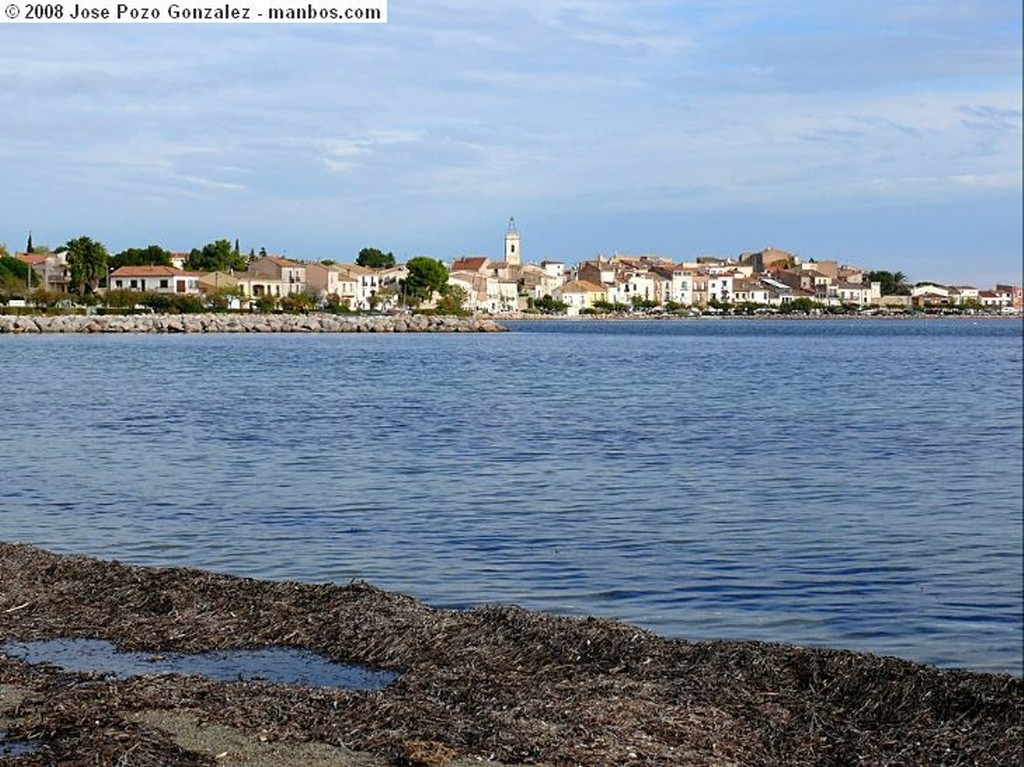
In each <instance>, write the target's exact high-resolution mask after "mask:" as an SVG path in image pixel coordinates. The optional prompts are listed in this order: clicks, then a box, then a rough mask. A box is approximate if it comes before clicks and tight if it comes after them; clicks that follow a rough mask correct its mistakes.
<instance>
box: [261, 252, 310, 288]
mask: <svg viewBox="0 0 1024 767" xmlns="http://www.w3.org/2000/svg"><path fill="white" fill-rule="evenodd" d="M247 271H248V272H249V274H251V275H253V276H255V277H258V278H265V279H270V280H274V281H276V282H277V283H279V286H280V290H281V294H282V295H285V296H287V295H291V294H292V293H301V292H303V291H304V290H305V289H306V265H305V264H300V263H297V262H295V261H289V260H288V259H287V258H282V257H281V256H263V257H262V258H257V259H256V260H255V261H253V262H252V263H251V264H249V268H248V270H247Z"/></svg>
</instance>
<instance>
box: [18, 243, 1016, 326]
mask: <svg viewBox="0 0 1024 767" xmlns="http://www.w3.org/2000/svg"><path fill="white" fill-rule="evenodd" d="M508 252H509V250H508V247H506V253H508ZM515 252H516V254H518V250H517V251H515ZM17 257H18V258H19V259H22V260H23V261H25V262H26V263H28V264H29V265H30V266H31V267H32V268H33V270H34V271H35V272H36V273H37V274H38V275H39V277H40V280H41V281H42V284H43V285H44V286H45V287H46V288H47V289H49V290H57V291H66V290H67V288H68V269H67V264H66V261H65V260H64V254H25V253H19V254H17ZM186 259H187V254H174V255H173V258H172V261H173V262H174V265H173V266H122V267H120V268H118V269H115V270H113V271H112V272H110V274H109V275H108V278H107V285H108V287H109V289H110V290H138V291H149V292H157V293H173V294H181V295H201V294H204V293H205V294H209V293H213V292H226V293H231V294H233V295H234V296H236V297H237V298H236V301H237V304H236V305H237V306H239V307H246V306H248V305H250V304H252V303H253V302H255V301H257V300H259V299H260V298H262V297H263V296H270V297H272V298H275V299H281V298H284V297H286V296H289V295H293V294H296V293H309V294H312V295H313V296H315V297H316V298H317V299H319V300H321V301H332V302H336V303H340V304H343V305H346V306H348V307H349V308H351V309H357V310H367V309H388V308H391V307H393V306H394V305H396V304H398V303H400V302H401V291H402V284H403V282H404V280H405V279H406V277H407V276H408V271H407V269H406V267H405V266H404V265H396V266H394V267H391V268H387V269H371V268H368V267H363V266H359V265H357V264H338V263H333V262H327V263H324V262H319V261H314V262H307V263H302V262H298V261H293V260H289V259H286V258H283V257H280V256H270V255H268V256H264V257H261V258H257V259H255V260H253V261H252V262H251V263H250V264H249V266H248V268H247V269H246V270H245V271H244V272H242V271H231V272H205V273H200V272H190V271H186V270H185V269H184V265H185V260H186ZM448 283H449V284H450V285H453V286H458V287H460V288H462V289H463V291H465V295H466V301H465V307H466V308H467V309H470V310H472V311H476V312H487V313H491V314H502V313H510V312H518V311H522V310H524V309H526V308H527V307H528V306H529V304H530V303H531V300H532V301H536V300H540V299H545V298H551V299H554V300H556V301H561V302H562V303H564V304H565V306H566V307H567V308H566V311H567V313H568V314H570V315H576V314H579V313H581V312H584V311H586V310H587V309H590V308H593V307H595V306H602V305H613V306H614V305H620V306H628V307H632V306H638V305H639V306H646V307H656V306H662V307H664V306H684V307H708V306H717V305H723V304H733V305H735V304H749V305H758V306H766V307H784V306H785V305H786V304H788V303H790V302H792V301H795V300H797V299H801V298H806V299H810V300H811V301H814V302H815V303H818V304H822V305H824V306H830V307H838V306H848V307H860V308H865V307H873V306H877V307H888V308H895V309H908V308H923V309H928V308H935V307H951V306H972V307H980V308H986V309H991V310H997V311H1018V312H1019V311H1022V310H1024V297H1022V295H1021V288H1020V286H1013V285H997V286H995V287H994V289H992V290H982V289H978V288H975V287H972V286H944V285H937V284H931V283H926V284H918V285H916V286H914V287H913V288H912V289H911V290H910V294H909V295H899V296H894V295H888V296H883V295H882V292H881V284H880V283H879V282H872V281H871V280H870V279H869V274H868V272H867V271H865V270H863V269H859V268H857V267H852V266H849V265H844V264H840V263H838V262H837V261H816V260H813V259H811V260H809V261H806V262H804V261H801V259H799V258H798V257H797V256H795V255H794V254H792V253H787V252H786V251H782V250H779V249H776V248H768V249H765V250H762V251H757V252H754V253H745V254H742V255H741V256H740V257H738V258H712V257H706V258H699V259H696V260H695V261H692V262H684V263H680V264H675V263H673V262H672V261H671V260H669V259H665V258H660V257H656V256H648V255H641V256H630V255H622V254H615V255H612V256H607V257H606V256H599V257H597V258H595V259H591V260H587V261H583V262H581V263H579V264H576V265H575V266H567V265H566V264H564V263H563V262H560V261H554V260H544V261H542V262H541V263H540V264H532V263H530V264H522V263H520V262H519V261H518V259H507V260H505V261H501V262H492V261H491V260H490V258H488V257H487V256H470V257H460V258H456V259H455V260H454V261H452V262H451V264H450V266H449V274H448Z"/></svg>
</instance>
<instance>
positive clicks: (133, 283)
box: [128, 280, 139, 288]
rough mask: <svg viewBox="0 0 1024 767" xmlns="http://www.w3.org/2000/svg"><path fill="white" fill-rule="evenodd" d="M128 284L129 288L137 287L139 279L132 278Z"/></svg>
mask: <svg viewBox="0 0 1024 767" xmlns="http://www.w3.org/2000/svg"><path fill="white" fill-rule="evenodd" d="M128 285H129V287H131V288H137V287H139V281H138V280H132V281H131V282H130V283H128Z"/></svg>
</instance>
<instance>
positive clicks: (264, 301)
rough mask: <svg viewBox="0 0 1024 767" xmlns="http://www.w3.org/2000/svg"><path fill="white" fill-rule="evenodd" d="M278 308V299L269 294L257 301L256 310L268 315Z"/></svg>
mask: <svg viewBox="0 0 1024 767" xmlns="http://www.w3.org/2000/svg"><path fill="white" fill-rule="evenodd" d="M276 308H277V299H276V298H274V296H272V295H270V294H269V293H264V294H263V295H262V296H260V297H259V298H257V299H256V309H257V310H258V311H260V312H263V313H264V314H266V313H267V312H272V311H274V309H276Z"/></svg>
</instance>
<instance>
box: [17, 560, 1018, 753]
mask: <svg viewBox="0 0 1024 767" xmlns="http://www.w3.org/2000/svg"><path fill="white" fill-rule="evenodd" d="M53 637H66V638H73V637H81V638H95V639H106V640H109V641H111V642H113V643H115V644H116V645H117V646H118V647H119V648H121V649H124V650H135V651H146V652H153V653H156V652H172V651H173V652H193V653H194V652H205V651H210V650H223V649H230V648H256V647H267V646H279V645H283V646H288V647H296V648H305V649H308V650H312V651H316V652H318V653H321V654H323V655H325V656H327V657H329V658H331V659H333V660H336V661H340V662H345V663H359V664H366V665H368V666H370V667H373V668H377V669H387V670H391V671H393V672H396V673H397V678H396V679H395V680H394V681H393V682H391V683H390V684H388V685H387V686H386V687H384V688H383V689H377V690H349V689H338V688H325V687H306V686H302V685H293V684H284V685H282V684H271V683H269V682H265V681H259V680H256V681H231V682H217V681H212V680H210V679H207V678H204V677H199V676H191V677H182V676H177V675H173V674H165V673H163V674H153V675H145V676H139V677H128V678H120V677H118V678H113V677H109V676H104V675H102V674H96V673H92V674H90V673H71V672H67V671H63V670H61V669H59V668H55V667H54V666H48V665H29V664H27V663H25V662H23V661H21V660H19V659H17V658H15V657H12V656H11V655H8V654H2V653H0V733H6V734H5V735H3V734H0V755H4V754H5V751H4V748H5V746H4V744H5V743H6V744H7V745H6V748H7V749H8V751H7V755H5V756H4V758H3V761H4V763H5V764H11V765H63V766H66V767H75V766H77V765H129V764H130V765H139V766H141V767H146V766H148V765H154V766H155V765H162V766H165V767H168V766H169V767H173V766H175V765H215V764H231V765H242V764H244V765H267V766H268V767H269V765H293V764H294V765H300V764H301V765H459V766H460V767H462V766H464V765H469V764H480V763H491V764H549V765H622V764H637V765H709V766H710V765H765V766H767V765H833V764H873V765H908V766H909V765H959V764H964V765H966V764H972V765H993V767H994V766H995V765H1007V764H1019V763H1020V762H1021V759H1022V756H1024V753H1022V745H1021V744H1022V740H1024V737H1022V736H1024V732H1022V722H1024V689H1022V680H1021V679H1020V678H1018V677H1013V676H1008V675H998V674H977V673H970V672H966V671H959V670H940V669H935V668H932V667H928V666H923V665H919V664H915V663H911V662H908V661H903V660H898V659H894V658H882V657H876V656H872V655H865V654H856V653H851V652H845V651H840V650H831V649H808V648H800V647H793V646H786V645H769V644H760V643H752V642H725V641H722V642H699V643H690V642H686V641H683V640H678V639H666V638H662V637H659V636H657V635H655V634H653V633H650V632H648V631H645V630H642V629H639V628H636V627H633V626H630V625H627V624H623V623H616V622H612V621H607V620H597V619H579V618H562V617H554V616H550V615H545V614H540V613H533V612H527V611H525V610H521V609H518V608H515V607H504V606H502V607H499V606H485V607H480V608H477V609H474V610H469V611H450V610H435V609H432V608H430V607H429V606H427V605H425V604H423V603H421V602H419V601H417V600H415V599H413V598H411V597H408V596H403V595H400V594H394V593H388V592H384V591H382V590H380V589H377V588H375V587H373V586H371V585H368V584H364V583H359V582H356V583H351V584H348V585H311V584H299V583H287V582H267V581H259V580H253V579H241V578H235V577H229V576H225V575H217V574H212V573H208V572H203V571H197V570H190V569H177V568H173V569H172V568H141V567H132V566H126V565H122V564H118V563H116V562H105V561H100V560H95V559H90V558H86V557H77V556H58V555H55V554H52V553H49V552H46V551H42V550H40V549H37V548H33V547H30V546H26V545H20V544H0V643H3V642H11V641H22V642H24V641H29V640H34V639H43V638H53ZM19 744H21V745H25V744H27V745H30V746H32V748H31V749H28V748H25V749H24V752H21V751H19Z"/></svg>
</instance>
